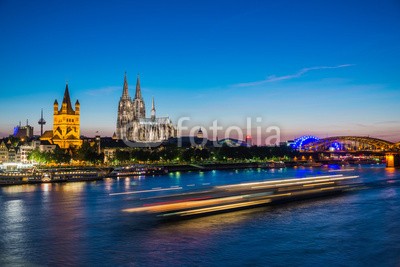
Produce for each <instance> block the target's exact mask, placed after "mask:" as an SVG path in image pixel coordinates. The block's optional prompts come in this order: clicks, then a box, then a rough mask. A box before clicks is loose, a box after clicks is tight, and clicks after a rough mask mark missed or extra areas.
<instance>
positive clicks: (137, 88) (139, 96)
mask: <svg viewBox="0 0 400 267" xmlns="http://www.w3.org/2000/svg"><path fill="white" fill-rule="evenodd" d="M135 99H142V92H141V91H140V76H139V74H138V75H137V80H136V94H135Z"/></svg>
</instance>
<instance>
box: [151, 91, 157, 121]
mask: <svg viewBox="0 0 400 267" xmlns="http://www.w3.org/2000/svg"><path fill="white" fill-rule="evenodd" d="M155 120H156V107H155V105H154V97H153V100H152V101H151V121H155Z"/></svg>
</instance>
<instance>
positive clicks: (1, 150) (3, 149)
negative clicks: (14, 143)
mask: <svg viewBox="0 0 400 267" xmlns="http://www.w3.org/2000/svg"><path fill="white" fill-rule="evenodd" d="M3 162H8V146H7V145H6V143H5V142H4V140H2V141H1V143H0V163H3Z"/></svg>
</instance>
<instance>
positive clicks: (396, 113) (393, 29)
mask: <svg viewBox="0 0 400 267" xmlns="http://www.w3.org/2000/svg"><path fill="white" fill-rule="evenodd" d="M0 32H1V41H0V91H1V94H0V136H7V135H9V134H11V133H12V129H13V127H14V126H15V125H17V124H18V122H19V121H22V122H25V120H26V119H29V121H30V122H31V124H33V125H34V126H35V132H36V133H39V127H38V125H37V121H38V119H39V117H40V109H41V108H43V109H44V115H45V119H46V120H47V122H48V123H47V125H46V127H45V128H46V129H51V126H52V120H53V116H52V104H53V102H54V99H58V101H59V102H60V101H62V97H63V92H64V88H65V82H66V80H68V83H69V89H70V93H71V98H72V101H73V102H75V100H76V99H77V98H78V99H79V101H80V103H81V132H82V134H84V135H88V136H91V135H94V133H95V132H96V131H99V132H100V134H101V135H103V136H104V135H108V136H110V135H112V133H113V132H114V131H115V125H116V117H117V106H118V101H119V97H120V96H121V94H122V85H123V76H124V72H125V71H127V73H128V81H129V85H130V93H131V95H132V96H133V94H134V88H135V80H136V75H137V73H140V75H141V85H142V90H143V92H142V94H143V96H144V99H145V101H146V104H147V112H148V113H149V109H150V108H151V97H152V96H154V97H155V102H156V108H157V115H160V116H161V115H169V116H170V117H171V118H172V119H173V122H174V123H176V122H177V120H178V118H180V117H182V116H189V117H190V118H191V121H190V125H204V126H207V125H209V124H210V123H211V122H212V121H213V120H216V119H217V120H218V121H219V123H220V124H221V125H223V126H224V127H227V126H229V125H237V126H240V127H245V126H246V117H247V116H250V117H251V118H253V122H254V125H253V127H256V126H261V127H263V128H265V127H266V126H270V125H277V126H279V127H281V130H282V132H281V133H282V139H290V138H293V137H296V136H299V135H302V134H315V135H318V136H320V137H326V136H332V135H369V136H374V137H379V138H383V139H387V140H391V141H396V142H397V141H400V105H399V100H400V2H399V1H398V0H393V1H389V0H388V1H384V0H383V1H249V0H247V1H122V0H117V1H27V0H26V1H18V0H0ZM256 117H261V118H262V122H261V123H258V124H257V123H256V121H255V118H256Z"/></svg>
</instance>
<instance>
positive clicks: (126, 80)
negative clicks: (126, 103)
mask: <svg viewBox="0 0 400 267" xmlns="http://www.w3.org/2000/svg"><path fill="white" fill-rule="evenodd" d="M122 97H125V98H128V97H129V92H128V79H127V78H126V71H125V76H124V91H123V93H122Z"/></svg>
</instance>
